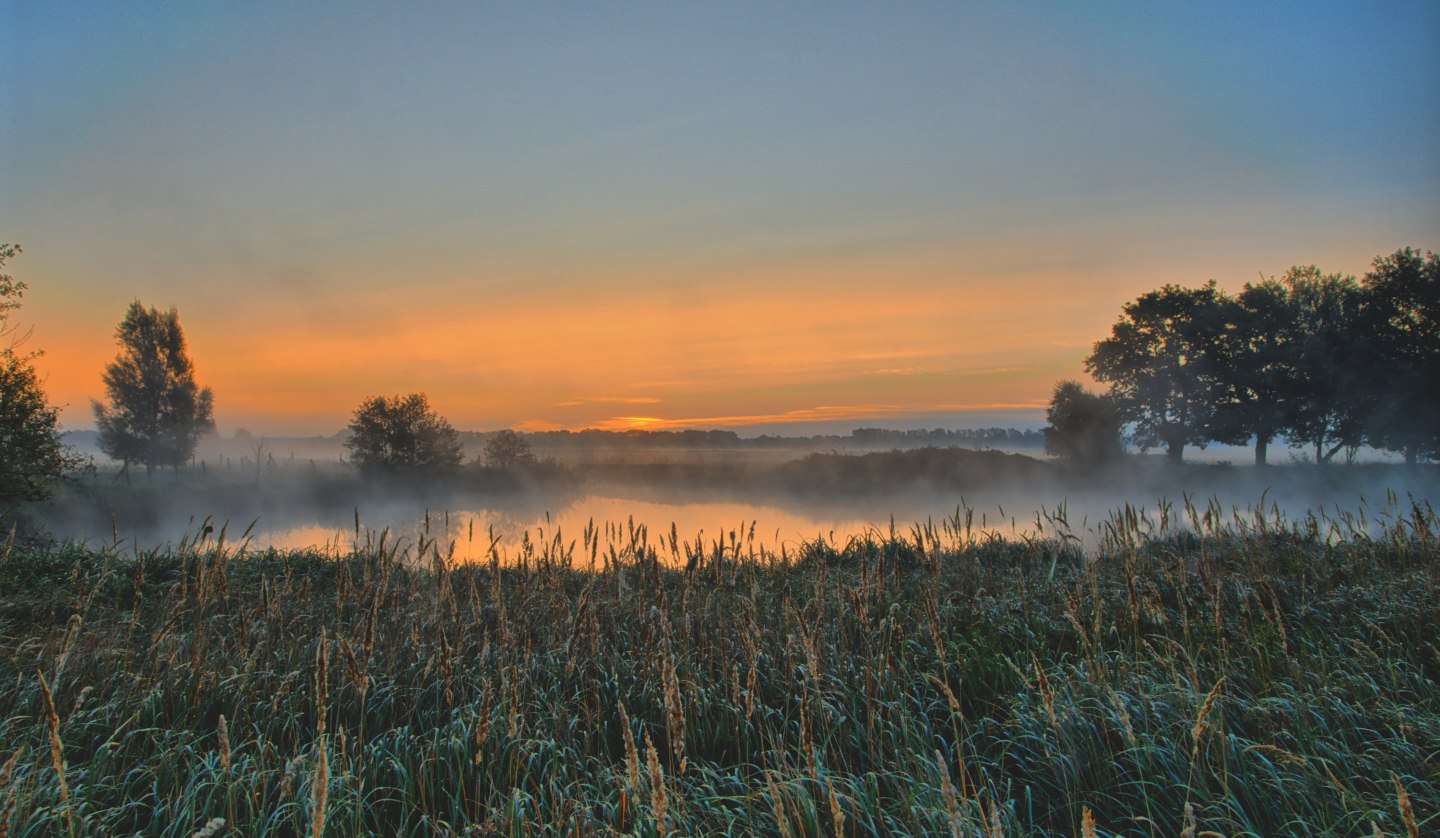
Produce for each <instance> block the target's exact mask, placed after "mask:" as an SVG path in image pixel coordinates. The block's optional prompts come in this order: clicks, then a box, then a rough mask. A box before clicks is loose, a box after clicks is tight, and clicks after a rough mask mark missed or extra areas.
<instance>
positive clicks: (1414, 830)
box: [1390, 771, 1420, 838]
mask: <svg viewBox="0 0 1440 838" xmlns="http://www.w3.org/2000/svg"><path fill="white" fill-rule="evenodd" d="M1390 779H1392V780H1394V781H1395V805H1396V806H1397V807H1398V808H1399V809H1400V820H1402V821H1404V822H1405V828H1406V829H1408V830H1410V838H1420V826H1419V824H1417V823H1416V822H1415V810H1414V809H1412V808H1411V807H1410V795H1408V794H1406V793H1405V787H1404V786H1402V785H1400V776H1399V775H1398V774H1396V773H1395V772H1394V771H1391V772H1390Z"/></svg>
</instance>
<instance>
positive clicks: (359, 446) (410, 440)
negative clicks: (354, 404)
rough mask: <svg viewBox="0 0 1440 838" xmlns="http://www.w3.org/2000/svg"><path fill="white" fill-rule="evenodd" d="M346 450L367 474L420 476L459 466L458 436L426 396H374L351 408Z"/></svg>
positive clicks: (459, 448)
mask: <svg viewBox="0 0 1440 838" xmlns="http://www.w3.org/2000/svg"><path fill="white" fill-rule="evenodd" d="M349 431H350V436H349V438H348V439H347V440H346V441H345V449H346V450H347V451H349V452H350V458H351V461H352V462H354V463H355V465H357V466H359V467H360V470H361V471H362V472H364V473H367V474H386V473H389V474H394V473H406V472H408V473H421V472H438V471H445V470H448V469H453V468H455V467H456V466H458V465H460V460H461V446H460V435H459V434H458V433H456V432H455V429H454V428H452V427H450V423H449V422H447V421H445V419H444V417H442V416H440V414H438V413H436V412H435V410H434V409H433V408H431V407H430V400H429V398H428V397H426V395H425V394H424V393H411V394H410V395H408V396H394V397H391V398H387V397H385V396H374V397H372V398H369V399H366V400H365V401H364V402H362V403H361V405H360V406H359V407H358V408H356V409H355V416H354V418H353V419H352V420H351V421H350V426H349Z"/></svg>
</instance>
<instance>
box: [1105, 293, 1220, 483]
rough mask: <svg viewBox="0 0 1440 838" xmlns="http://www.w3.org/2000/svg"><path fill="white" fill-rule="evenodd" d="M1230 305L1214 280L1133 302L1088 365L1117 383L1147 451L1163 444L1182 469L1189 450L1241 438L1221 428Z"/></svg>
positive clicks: (1115, 390)
mask: <svg viewBox="0 0 1440 838" xmlns="http://www.w3.org/2000/svg"><path fill="white" fill-rule="evenodd" d="M1228 300H1229V298H1228V297H1226V296H1225V295H1224V294H1223V293H1222V292H1221V291H1220V290H1219V289H1218V288H1216V287H1215V283H1214V281H1211V282H1209V283H1207V284H1206V285H1204V286H1202V287H1200V288H1181V287H1179V286H1177V285H1166V286H1164V287H1163V288H1161V289H1160V290H1158V291H1151V292H1149V293H1146V294H1142V295H1141V296H1140V297H1138V298H1137V299H1135V300H1134V301H1133V302H1129V303H1126V304H1125V307H1124V313H1123V315H1122V317H1121V318H1120V320H1119V321H1118V322H1116V324H1115V326H1114V328H1113V330H1112V332H1111V336H1110V337H1109V338H1106V339H1105V340H1102V341H1099V342H1098V343H1096V344H1095V347H1094V351H1093V352H1092V353H1091V355H1090V357H1089V358H1087V359H1086V360H1085V369H1086V371H1088V372H1089V373H1090V374H1091V375H1093V376H1094V377H1095V379H1096V380H1098V381H1104V382H1107V383H1108V384H1110V396H1111V398H1112V399H1113V400H1114V403H1115V405H1116V406H1117V408H1118V409H1119V411H1120V417H1121V419H1123V420H1124V421H1127V422H1131V423H1133V424H1134V427H1135V431H1134V435H1133V436H1134V439H1135V441H1136V443H1138V444H1139V445H1140V447H1141V449H1142V450H1144V449H1148V448H1150V447H1152V446H1157V445H1158V446H1163V447H1164V448H1165V451H1166V455H1167V457H1168V458H1169V460H1170V461H1171V462H1172V463H1179V462H1181V458H1182V456H1183V451H1184V448H1185V446H1186V445H1200V446H1202V447H1203V446H1204V445H1205V443H1206V442H1209V441H1211V440H1214V439H1217V437H1218V438H1220V441H1231V440H1232V439H1234V438H1235V436H1236V433H1235V431H1234V430H1233V429H1232V430H1229V431H1226V430H1225V429H1223V428H1222V427H1221V426H1220V425H1219V424H1218V422H1217V416H1216V410H1215V406H1216V404H1217V402H1218V401H1219V399H1220V398H1221V396H1222V395H1223V392H1222V391H1223V385H1222V383H1221V380H1220V377H1219V375H1218V373H1219V372H1220V368H1221V363H1220V357H1219V347H1220V346H1221V345H1222V338H1223V337H1224V334H1225V331H1226V319H1227V317H1228V311H1227V308H1228V305H1229V302H1228Z"/></svg>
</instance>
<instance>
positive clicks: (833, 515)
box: [35, 447, 1440, 560]
mask: <svg viewBox="0 0 1440 838" xmlns="http://www.w3.org/2000/svg"><path fill="white" fill-rule="evenodd" d="M736 453H741V454H743V456H734V455H735V454H736ZM257 463H258V467H257ZM1437 497H1440V474H1437V469H1436V468H1434V467H1428V466H1426V467H1405V466H1398V465H1387V464H1364V465H1329V466H1313V465H1287V466H1270V467H1264V468H1255V467H1251V466H1231V465H1201V464H1187V465H1183V466H1173V465H1168V464H1166V463H1164V462H1163V461H1161V460H1159V459H1158V458H1144V457H1133V458H1130V459H1128V460H1126V461H1124V462H1122V463H1118V464H1114V465H1110V466H1106V467H1101V468H1095V469H1084V468H1079V467H1075V466H1072V465H1068V464H1065V463H1061V462H1057V461H1050V460H1042V459H1037V458H1035V457H1031V456H1026V455H1023V454H1016V453H1006V452H1002V451H993V450H982V451H976V450H970V449H965V448H933V447H929V448H916V449H910V450H891V451H883V452H870V453H838V452H836V453H821V452H815V451H808V452H806V451H803V450H799V451H797V450H788V451H786V450H783V449H775V450H767V451H765V452H763V453H759V454H757V453H755V452H752V451H745V452H733V451H724V450H706V449H697V450H692V451H688V452H677V451H667V452H665V453H664V454H663V455H661V456H653V457H646V456H643V455H640V454H637V453H636V452H634V451H620V452H615V451H610V452H607V451H604V450H592V451H587V452H584V453H583V456H579V457H576V458H574V459H573V460H572V461H571V462H560V461H557V460H556V459H554V458H546V459H542V460H540V461H538V462H537V463H534V464H531V465H529V466H526V467H523V468H518V469H512V470H508V471H504V470H498V469H491V468H484V467H480V466H473V465H472V466H466V467H464V468H462V469H460V470H458V471H455V472H452V473H449V474H443V475H413V474H412V475H394V476H389V477H376V476H370V477H362V476H361V475H360V474H358V473H357V472H356V471H355V470H354V469H353V468H352V467H351V466H349V465H347V464H345V463H342V462H339V461H334V460H300V459H296V458H284V459H276V458H270V459H269V460H268V461H265V460H255V461H250V462H248V463H246V464H244V465H243V466H242V467H239V468H237V467H233V466H232V467H230V468H224V467H218V468H217V467H213V466H209V467H205V468H190V469H183V470H180V471H178V472H174V471H157V472H156V473H155V474H154V475H152V476H151V477H149V478H147V477H146V476H145V475H144V474H143V473H140V474H132V475H130V477H129V480H128V482H127V481H126V479H124V478H121V477H119V476H118V475H117V474H116V473H114V472H113V471H97V472H95V473H93V474H90V475H87V476H82V477H79V478H75V479H73V480H71V481H70V482H69V483H68V484H67V485H66V486H65V488H64V490H63V491H62V492H60V493H59V495H58V496H57V497H56V498H55V499H54V500H53V501H51V502H50V503H49V504H47V505H45V506H44V507H41V508H39V509H38V510H36V512H35V515H36V520H35V523H36V524H38V525H39V527H40V528H42V529H44V530H45V531H47V532H48V533H49V534H50V535H51V536H52V537H55V538H59V539H70V540H79V541H88V542H91V543H112V542H118V543H120V544H121V546H123V547H129V548H139V549H153V548H156V547H160V546H163V545H165V544H174V543H178V542H179V541H181V540H183V539H186V538H191V537H194V536H195V535H196V534H197V533H198V532H199V531H200V530H201V529H202V528H203V527H205V526H207V525H208V526H211V527H213V528H214V531H215V532H217V533H218V532H220V531H221V530H222V529H224V530H225V532H226V533H227V537H228V538H229V539H231V541H232V543H233V542H234V541H236V540H239V539H240V538H241V537H242V534H244V535H245V537H246V538H248V544H249V545H250V546H251V547H252V548H255V549H263V548H267V547H276V548H286V549H304V548H318V549H322V550H330V551H338V552H345V551H348V550H349V549H351V547H352V546H353V545H355V544H357V543H358V544H364V543H365V541H366V539H367V538H368V539H371V540H373V539H375V538H377V537H378V536H379V534H381V533H386V534H387V536H386V537H387V538H389V539H390V540H391V542H392V543H396V542H397V540H398V543H401V544H402V548H403V549H414V548H415V547H417V546H418V545H420V544H422V543H423V544H426V545H431V544H433V545H437V546H438V549H439V550H440V551H441V552H442V553H446V552H449V551H451V550H452V549H453V557H454V558H455V559H456V560H482V559H487V558H489V557H490V556H491V553H492V551H495V552H498V553H500V554H501V555H502V556H503V555H505V554H508V552H509V551H513V550H515V549H516V548H517V547H518V546H519V545H520V544H521V543H522V542H523V541H524V540H526V539H529V540H531V541H536V540H539V541H549V540H553V539H556V538H559V539H560V540H561V541H563V542H569V541H573V540H577V539H580V538H581V536H582V533H583V532H584V531H585V530H586V528H587V527H589V526H593V527H595V528H596V529H597V530H599V531H601V532H605V531H606V530H607V529H608V530H610V531H612V532H614V533H617V534H622V535H623V536H624V538H630V539H633V538H635V534H636V533H637V532H638V533H639V534H640V537H641V538H642V539H643V538H646V537H648V538H649V539H650V540H651V541H654V540H657V539H658V538H659V537H660V536H661V535H662V534H664V535H666V536H668V535H669V534H670V533H671V532H672V531H673V532H675V533H678V536H679V537H680V538H681V539H684V540H686V541H690V542H693V543H697V544H700V545H702V546H703V545H706V544H710V543H712V542H716V541H725V540H726V539H731V538H734V537H736V535H737V534H738V536H739V537H740V538H745V537H750V538H752V539H755V540H758V541H759V542H761V543H763V544H765V545H766V546H768V547H770V548H772V549H776V550H779V549H783V548H785V547H786V546H787V545H796V546H798V545H799V544H800V543H802V542H805V541H813V540H816V539H824V540H827V541H831V542H833V543H841V544H843V543H844V542H845V541H847V540H848V539H850V538H854V537H864V536H865V535H866V534H880V535H885V534H888V533H889V532H890V531H891V528H892V527H893V528H894V530H895V531H898V532H900V533H902V534H903V533H905V532H907V531H909V530H910V529H911V528H912V525H917V524H918V525H921V526H923V525H925V524H926V523H927V522H929V523H931V524H936V525H938V524H939V522H941V521H949V522H950V523H951V524H952V525H954V526H962V525H963V526H964V527H965V528H967V530H968V531H969V532H970V533H972V535H973V537H977V538H986V537H990V536H992V535H999V536H1003V537H1007V538H1033V537H1055V536H1059V535H1067V534H1068V535H1070V536H1074V537H1075V538H1077V539H1079V540H1080V541H1082V542H1085V543H1091V544H1093V543H1095V541H1096V540H1097V534H1098V533H1099V531H1100V528H1101V527H1102V525H1103V524H1104V523H1105V522H1106V521H1107V520H1109V519H1110V517H1111V516H1112V515H1113V514H1115V513H1117V512H1118V511H1121V510H1125V509H1126V508H1128V509H1129V510H1130V511H1131V513H1133V514H1140V515H1143V516H1148V517H1150V518H1151V519H1153V526H1154V527H1157V528H1158V527H1160V526H1162V525H1165V526H1173V527H1184V526H1190V525H1192V524H1191V523H1190V522H1188V521H1187V520H1186V516H1185V515H1183V514H1178V511H1180V510H1183V509H1185V508H1186V507H1187V506H1188V507H1190V508H1191V509H1198V510H1202V511H1203V512H1204V513H1205V514H1208V515H1210V516H1212V517H1214V516H1224V517H1225V518H1227V519H1229V518H1233V517H1234V516H1236V515H1239V516H1241V517H1243V518H1253V517H1254V516H1255V515H1256V514H1257V513H1260V514H1262V515H1264V516H1267V517H1268V518H1271V519H1275V518H1277V517H1279V518H1284V519H1288V520H1292V521H1294V520H1298V519H1302V518H1304V517H1305V516H1306V515H1308V514H1311V513H1314V514H1316V515H1323V516H1326V517H1328V518H1330V519H1341V518H1347V517H1348V518H1350V519H1351V520H1352V522H1360V523H1362V524H1364V523H1365V522H1373V521H1375V520H1376V519H1378V518H1380V517H1383V516H1387V515H1394V514H1399V513H1400V512H1402V511H1403V510H1405V509H1408V508H1409V504H1410V503H1411V502H1412V501H1413V502H1418V503H1421V504H1428V503H1431V502H1432V501H1433V500H1434V499H1435V498H1437ZM624 538H622V539H621V540H622V541H623V540H624Z"/></svg>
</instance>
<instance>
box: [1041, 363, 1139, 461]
mask: <svg viewBox="0 0 1440 838" xmlns="http://www.w3.org/2000/svg"><path fill="white" fill-rule="evenodd" d="M1045 419H1046V421H1048V422H1049V423H1050V424H1049V426H1048V427H1046V428H1043V429H1041V431H1040V433H1042V434H1043V435H1044V436H1045V453H1046V454H1049V455H1051V456H1052V457H1062V458H1065V459H1068V460H1073V461H1075V462H1077V463H1082V464H1085V465H1097V464H1099V463H1104V462H1108V461H1111V460H1116V459H1119V458H1120V457H1122V456H1124V454H1125V445H1124V443H1122V442H1121V441H1120V431H1121V422H1120V413H1119V412H1118V411H1117V410H1116V409H1115V405H1114V404H1112V403H1111V402H1110V400H1109V399H1108V398H1106V397H1104V396H1100V395H1096V394H1095V393H1090V392H1087V391H1086V390H1085V388H1084V387H1082V386H1080V382H1078V381H1062V382H1060V383H1059V384H1056V385H1055V393H1054V395H1053V396H1052V397H1051V399H1050V409H1049V410H1047V411H1046V412H1045Z"/></svg>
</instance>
